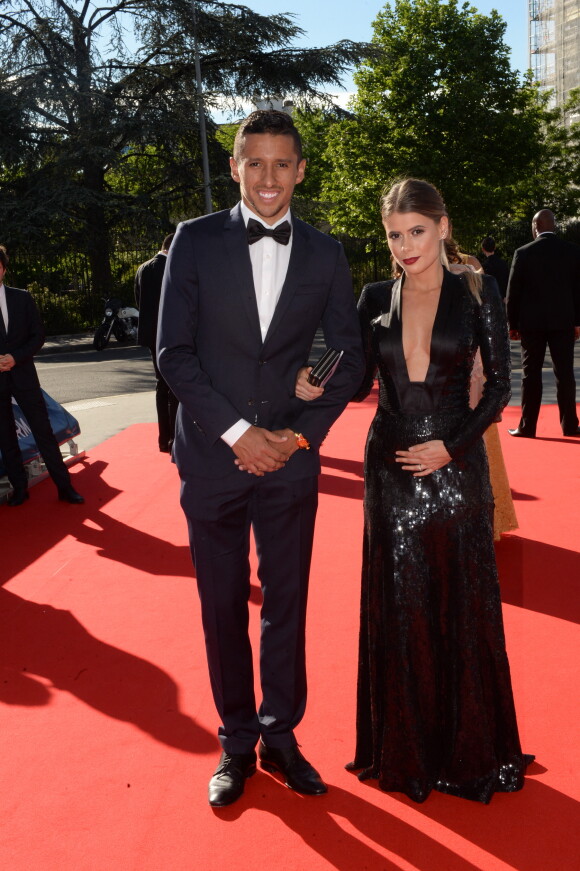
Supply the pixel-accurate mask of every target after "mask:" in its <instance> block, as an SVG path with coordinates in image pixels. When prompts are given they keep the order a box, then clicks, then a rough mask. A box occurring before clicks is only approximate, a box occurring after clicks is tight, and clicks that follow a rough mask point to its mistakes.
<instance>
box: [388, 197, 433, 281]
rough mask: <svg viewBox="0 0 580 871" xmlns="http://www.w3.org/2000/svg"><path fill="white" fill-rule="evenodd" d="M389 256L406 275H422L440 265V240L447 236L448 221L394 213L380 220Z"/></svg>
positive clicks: (416, 213)
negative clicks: (390, 255)
mask: <svg viewBox="0 0 580 871" xmlns="http://www.w3.org/2000/svg"><path fill="white" fill-rule="evenodd" d="M383 226H384V228H385V232H386V234H387V242H388V245H389V248H390V250H391V254H392V255H393V257H394V258H395V260H396V261H397V263H399V264H400V266H401V268H402V269H404V270H405V273H406V274H407V275H421V274H422V273H424V272H425V271H427V270H429V269H430V268H432V267H433V266H434V265H435V264H439V263H440V260H441V239H444V238H445V236H446V235H447V229H448V221H447V218H446V217H445V216H444V217H442V218H441V219H440V220H439V221H434V220H433V219H432V218H427V217H425V215H420V214H419V213H418V212H393V214H392V215H389V217H388V218H384V219H383Z"/></svg>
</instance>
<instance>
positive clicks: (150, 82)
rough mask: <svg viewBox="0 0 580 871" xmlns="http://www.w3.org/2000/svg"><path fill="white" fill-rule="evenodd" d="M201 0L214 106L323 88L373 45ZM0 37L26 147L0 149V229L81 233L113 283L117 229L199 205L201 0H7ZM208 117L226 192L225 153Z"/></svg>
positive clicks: (6, 110) (5, 102) (10, 111)
mask: <svg viewBox="0 0 580 871" xmlns="http://www.w3.org/2000/svg"><path fill="white" fill-rule="evenodd" d="M196 8H197V28H196V35H197V39H198V44H199V56H200V63H201V72H202V77H203V82H204V88H205V99H206V105H207V107H208V109H209V108H211V107H212V105H215V104H217V103H218V102H219V101H220V100H222V99H223V98H224V97H229V98H230V99H232V100H237V99H242V98H249V97H252V96H253V95H256V94H268V95H272V96H273V95H277V94H282V93H283V94H286V93H288V92H290V93H296V94H301V95H305V96H310V97H316V96H318V95H319V93H320V89H321V88H323V87H324V86H326V85H331V84H337V83H338V81H339V79H340V76H341V73H342V72H343V70H344V69H345V68H346V67H348V66H350V65H352V64H353V63H355V62H359V61H360V60H361V59H362V57H363V56H364V47H363V46H361V45H358V44H355V43H352V42H349V41H343V42H341V43H338V44H337V45H334V46H329V47H326V48H321V49H298V48H293V47H292V42H293V41H294V40H295V39H296V37H298V36H299V35H300V34H301V33H302V31H301V30H300V28H299V27H297V25H296V24H295V22H294V20H293V18H292V16H288V15H272V16H262V15H258V14H256V13H254V12H252V11H251V10H250V9H248V8H247V7H245V6H243V5H239V4H235V3H222V2H204V0H199V2H197V3H196ZM0 51H1V54H2V58H3V70H2V76H3V79H2V80H0V116H1V117H10V118H14V113H15V112H16V113H17V115H18V119H19V121H20V122H21V125H20V127H21V132H20V134H18V136H17V139H16V140H15V143H16V144H17V145H18V149H17V150H19V151H20V156H18V154H15V153H14V152H15V149H14V148H13V149H12V150H11V151H10V153H7V152H8V148H7V147H6V149H4V151H3V152H0V160H1V161H2V165H1V166H0V208H1V209H2V214H3V232H4V233H5V234H7V235H8V237H9V238H10V235H11V234H12V236H13V237H14V236H15V235H17V234H18V233H19V234H20V237H21V238H24V236H26V235H27V236H28V237H31V236H32V237H33V236H34V235H35V234H36V236H37V237H40V238H43V239H45V238H46V237H47V229H50V232H51V233H52V235H53V238H55V239H57V240H58V241H59V242H62V244H71V243H72V242H74V243H75V244H76V245H77V246H78V247H80V248H82V249H83V250H85V251H86V252H87V254H88V256H89V258H90V262H91V269H92V276H93V282H94V286H95V289H96V290H97V291H98V292H100V293H102V294H105V293H107V292H109V291H110V289H111V285H112V276H111V267H110V258H109V254H110V247H111V244H112V236H113V231H114V230H117V229H118V228H124V229H127V228H131V227H133V228H135V227H137V228H138V227H140V226H147V225H150V224H151V223H153V224H155V223H157V224H160V225H161V224H165V225H166V227H167V223H168V222H169V221H173V220H174V219H175V218H176V217H182V216H183V212H184V211H185V210H186V209H187V211H188V213H189V215H191V210H192V209H193V213H194V214H195V213H197V214H199V213H200V212H201V211H202V209H203V207H202V205H201V204H202V202H203V197H202V180H201V178H200V170H199V167H200V160H199V133H198V129H197V111H196V99H195V93H196V88H195V54H194V25H193V19H192V5H191V2H190V0H171V2H168V0H3V2H2V4H1V6H0ZM208 123H209V119H208ZM11 130H15V125H11ZM208 130H209V134H208V139H209V143H208V144H209V146H210V159H211V161H212V164H213V166H212V169H213V172H214V175H215V177H216V181H217V183H216V188H215V190H216V196H217V197H218V200H219V198H220V197H221V196H223V197H226V198H227V189H228V188H227V186H228V184H229V182H228V181H227V179H228V173H227V155H225V153H224V151H223V149H222V147H221V146H220V145H219V143H218V142H217V140H216V138H215V135H214V134H215V130H214V128H213V127H212V125H211V123H209V127H208ZM5 152H6V153H5ZM166 227H165V228H166Z"/></svg>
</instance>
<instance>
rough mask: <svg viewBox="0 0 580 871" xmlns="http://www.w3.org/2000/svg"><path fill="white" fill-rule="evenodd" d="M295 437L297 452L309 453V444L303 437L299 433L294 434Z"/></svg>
mask: <svg viewBox="0 0 580 871" xmlns="http://www.w3.org/2000/svg"><path fill="white" fill-rule="evenodd" d="M294 435H295V436H296V444H297V445H298V448H299V450H301V451H309V450H310V442H309V441H308V439H307V438H306V436H303V435H302V433H301V432H295V433H294Z"/></svg>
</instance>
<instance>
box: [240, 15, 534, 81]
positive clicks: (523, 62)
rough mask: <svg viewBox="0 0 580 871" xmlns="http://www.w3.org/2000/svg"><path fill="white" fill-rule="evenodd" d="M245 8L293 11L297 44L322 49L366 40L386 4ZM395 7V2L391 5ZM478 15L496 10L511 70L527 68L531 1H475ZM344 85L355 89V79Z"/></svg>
mask: <svg viewBox="0 0 580 871" xmlns="http://www.w3.org/2000/svg"><path fill="white" fill-rule="evenodd" d="M242 2H243V3H245V5H246V6H249V7H250V8H251V9H254V10H255V11H256V12H260V13H262V14H264V15H267V14H271V13H274V12H292V13H294V14H295V15H296V23H297V24H298V25H299V26H300V27H302V29H303V30H305V31H306V36H305V37H303V38H302V39H301V40H300V41H299V42H297V43H296V44H297V45H305V46H318V45H320V46H322V45H330V44H331V43H333V42H338V40H340V39H352V40H354V41H367V40H370V38H371V36H372V22H373V20H374V19H375V17H376V15H377V12H379V10H380V9H382V8H383V6H384V5H385V2H384V0H383V2H381V0H242ZM392 5H394V3H393V4H392ZM471 5H472V6H474V7H475V8H476V9H477V10H478V12H481V13H483V14H488V13H489V12H490V11H491V10H492V9H496V10H497V11H498V12H499V13H500V15H501V16H502V17H503V18H504V20H505V21H506V23H507V31H506V43H507V44H508V46H509V47H510V48H511V50H512V55H511V63H512V69H516V70H519V71H520V72H524V71H525V70H527V68H528V19H527V10H528V0H497V2H495V3H494V2H491V0H472V2H471ZM344 84H345V85H346V87H347V89H348V90H349V91H350V90H353V87H354V86H353V84H352V79H351V78H350V77H348V78H347V79H346V80H345V81H344Z"/></svg>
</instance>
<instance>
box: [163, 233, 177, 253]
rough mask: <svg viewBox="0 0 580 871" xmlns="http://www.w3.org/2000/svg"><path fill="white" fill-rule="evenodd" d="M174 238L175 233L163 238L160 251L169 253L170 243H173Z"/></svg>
mask: <svg viewBox="0 0 580 871" xmlns="http://www.w3.org/2000/svg"><path fill="white" fill-rule="evenodd" d="M174 236H175V233H170V234H169V236H166V237H165V239H164V240H163V245H162V246H161V250H162V251H169V249H170V248H171V243H172V242H173V237H174Z"/></svg>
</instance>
